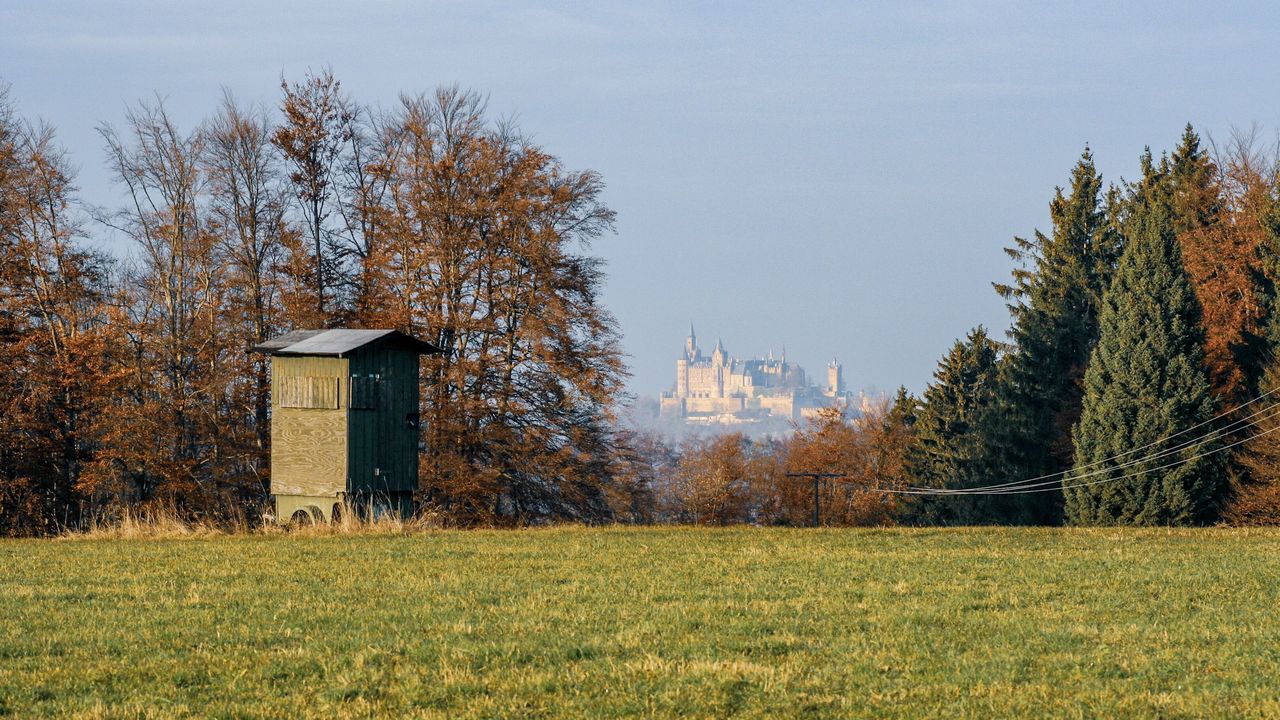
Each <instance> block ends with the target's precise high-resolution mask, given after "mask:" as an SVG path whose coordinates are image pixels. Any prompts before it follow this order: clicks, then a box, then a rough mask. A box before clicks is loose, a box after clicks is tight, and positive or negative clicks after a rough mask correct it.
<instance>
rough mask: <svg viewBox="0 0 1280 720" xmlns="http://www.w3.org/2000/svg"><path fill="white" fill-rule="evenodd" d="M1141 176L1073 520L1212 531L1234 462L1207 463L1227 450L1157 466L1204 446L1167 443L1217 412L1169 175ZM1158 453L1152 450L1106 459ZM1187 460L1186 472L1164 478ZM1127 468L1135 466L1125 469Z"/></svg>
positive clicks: (1071, 508) (1084, 426)
mask: <svg viewBox="0 0 1280 720" xmlns="http://www.w3.org/2000/svg"><path fill="white" fill-rule="evenodd" d="M1143 166H1144V178H1143V181H1142V182H1141V183H1140V184H1139V185H1138V186H1136V187H1135V195H1134V203H1135V205H1134V212H1133V216H1132V217H1131V218H1130V222H1129V223H1127V225H1128V227H1130V228H1132V235H1131V236H1130V237H1128V238H1127V242H1126V247H1125V251H1124V254H1123V255H1122V257H1121V259H1120V263H1119V266H1118V268H1117V270H1116V274H1115V278H1114V279H1113V281H1112V284H1111V286H1110V288H1109V289H1108V291H1107V293H1106V295H1105V298H1104V301H1103V307H1102V314H1101V317H1100V325H1101V332H1100V336H1099V340H1098V344H1097V347H1096V348H1095V349H1094V351H1093V355H1092V358H1091V359H1090V363H1089V368H1088V370H1087V371H1086V373H1085V396H1084V404H1083V410H1082V414H1081V419H1080V422H1079V424H1078V425H1077V426H1076V429H1075V433H1074V438H1075V451H1076V452H1075V455H1076V468H1075V470H1074V471H1073V472H1072V474H1071V475H1069V476H1068V477H1067V478H1066V480H1065V481H1064V484H1065V488H1066V489H1065V491H1064V494H1065V500H1066V515H1067V519H1068V520H1069V521H1070V522H1072V523H1074V524H1080V525H1092V524H1103V525H1109V524H1136V525H1184V524H1198V523H1204V522H1208V521H1211V520H1212V519H1213V518H1214V516H1215V512H1216V509H1217V506H1218V503H1219V500H1220V498H1221V496H1222V493H1223V491H1224V489H1225V488H1226V480H1225V474H1224V461H1225V458H1224V457H1223V455H1222V454H1220V453H1215V454H1209V455H1205V454H1204V453H1210V452H1213V451H1215V450H1217V449H1218V448H1219V447H1220V443H1219V442H1218V441H1209V442H1204V443H1200V444H1193V445H1191V446H1189V447H1186V448H1184V449H1181V450H1179V451H1177V452H1176V453H1171V454H1168V455H1165V456H1163V457H1158V458H1151V457H1150V455H1152V454H1153V453H1156V452H1159V451H1161V450H1165V449H1168V448H1172V447H1176V446H1177V445H1178V444H1179V443H1180V442H1182V441H1186V440H1188V439H1191V438H1193V437H1195V434H1193V433H1188V434H1186V435H1183V436H1180V437H1177V438H1174V439H1172V440H1166V441H1163V442H1158V441H1160V440H1161V439H1162V438H1166V437H1168V436H1170V435H1173V434H1174V433H1178V432H1180V431H1183V430H1185V429H1187V428H1190V427H1193V426H1195V425H1197V424H1199V423H1203V422H1206V421H1208V420H1209V419H1210V418H1211V417H1212V416H1213V414H1214V409H1215V403H1214V399H1213V395H1212V393H1211V391H1210V387H1209V380H1208V377H1207V375H1206V372H1205V369H1204V352H1203V341H1204V336H1203V331H1202V329H1201V327H1200V307H1199V305H1198V303H1197V301H1196V297H1195V294H1194V291H1193V290H1192V287H1191V282H1190V280H1189V279H1188V278H1187V274H1186V271H1185V269H1184V268H1183V264H1182V254H1181V249H1180V247H1179V244H1178V240H1177V236H1176V234H1175V230H1174V226H1173V213H1172V208H1171V207H1170V205H1171V202H1170V193H1169V192H1168V191H1167V188H1168V183H1167V182H1164V181H1162V176H1165V175H1166V173H1167V167H1168V165H1167V163H1162V164H1161V168H1160V169H1159V170H1157V169H1156V168H1155V167H1154V166H1153V165H1152V164H1151V163H1150V156H1149V155H1147V156H1146V157H1145V158H1144V163H1143ZM1206 429H1207V427H1206ZM1151 443H1155V445H1154V446H1153V447H1152V448H1150V449H1149V450H1143V451H1140V452H1136V453H1132V454H1129V455H1125V456H1123V457H1120V458H1118V459H1109V458H1115V456H1117V455H1120V454H1122V453H1127V452H1129V451H1131V450H1133V449H1135V448H1141V447H1143V446H1146V445H1148V444H1151ZM1139 460H1141V462H1136V461H1139ZM1178 461H1185V462H1183V463H1182V464H1179V465H1176V466H1175V467H1168V468H1161V466H1164V465H1169V464H1170V463H1175V462H1178ZM1126 463H1134V464H1132V465H1129V466H1128V467H1118V466H1119V465H1124V464H1126ZM1086 473H1088V475H1086ZM1092 473H1099V474H1092ZM1139 473H1140V474H1139ZM1127 476H1132V477H1127ZM1086 483H1088V484H1087V485H1086Z"/></svg>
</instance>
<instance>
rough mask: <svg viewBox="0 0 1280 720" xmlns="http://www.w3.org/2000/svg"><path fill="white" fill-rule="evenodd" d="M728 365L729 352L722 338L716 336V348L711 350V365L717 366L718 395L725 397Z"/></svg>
mask: <svg viewBox="0 0 1280 720" xmlns="http://www.w3.org/2000/svg"><path fill="white" fill-rule="evenodd" d="M728 365H729V361H728V353H726V352H725V351H724V343H723V342H721V341H720V338H716V349H715V350H713V351H712V352H711V367H713V368H715V373H716V397H724V381H725V377H724V376H725V374H726V368H727V366H728Z"/></svg>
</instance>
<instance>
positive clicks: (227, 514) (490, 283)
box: [0, 71, 1280, 535]
mask: <svg viewBox="0 0 1280 720" xmlns="http://www.w3.org/2000/svg"><path fill="white" fill-rule="evenodd" d="M99 132H100V135H101V138H102V142H103V147H104V150H105V157H106V160H107V162H108V165H109V167H110V168H111V170H112V173H113V176H114V180H115V183H116V186H117V187H118V188H119V189H120V191H121V195H122V197H123V198H124V201H123V202H121V203H120V204H119V205H118V206H115V207H99V206H90V205H88V204H86V203H84V202H83V201H82V200H81V199H80V198H79V197H78V194H77V188H76V186H75V173H74V171H73V169H72V163H71V161H70V158H69V156H68V154H67V153H66V151H65V150H63V149H62V148H61V147H60V146H59V144H58V143H57V140H56V135H55V133H54V130H53V128H52V127H50V126H49V125H47V124H43V123H37V122H32V121H30V120H28V119H25V118H23V117H22V116H20V114H19V113H18V111H17V104H16V102H15V101H14V100H13V99H12V98H10V97H9V96H8V94H7V93H5V92H0V388H2V390H0V405H2V407H0V535H3V534H8V535H13V534H39V533H48V532H54V531H57V530H59V529H62V528H74V527H77V526H80V525H83V524H85V523H87V522H91V521H97V520H101V519H103V518H108V519H109V518H110V517H112V516H113V515H114V514H118V513H120V512H121V511H122V510H123V509H126V508H131V507H139V506H163V507H167V508H171V509H172V510H173V511H174V512H176V513H178V514H180V515H181V516H183V517H185V518H189V519H196V520H207V521H213V522H223V521H228V520H234V519H250V520H253V519H256V515H257V514H258V513H260V512H261V511H262V510H263V509H264V508H265V506H266V505H265V500H266V498H267V495H268V493H269V488H270V477H269V470H270V468H269V462H268V452H269V442H270V432H269V417H270V402H269V399H270V398H269V393H270V387H269V365H268V363H269V360H267V359H266V358H264V357H262V356H259V355H255V354H252V353H250V352H248V349H249V348H251V347H252V346H254V345H256V344H258V343H261V342H262V341H264V340H266V339H268V338H270V337H272V336H274V335H277V334H280V333H282V332H285V331H288V330H292V329H296V328H325V327H336V326H345V327H384V328H396V329H399V330H402V331H405V332H408V333H411V334H413V335H416V336H419V337H422V338H424V339H427V340H430V341H431V342H433V343H434V344H436V345H438V346H440V347H441V348H443V349H444V350H445V352H444V353H443V354H441V355H439V356H431V357H426V358H424V361H423V374H422V390H423V396H424V402H423V420H424V423H423V425H424V428H425V429H424V447H426V448H427V449H428V450H427V451H426V452H425V453H424V455H423V461H422V463H421V467H422V470H421V472H422V474H421V478H420V493H419V498H418V499H419V501H420V502H421V503H423V504H424V505H427V506H429V507H430V508H431V509H432V510H433V512H436V513H437V514H439V515H441V516H444V517H447V518H449V519H450V520H451V521H453V522H458V523H462V524H467V523H477V522H481V523H484V522H520V521H531V520H532V521H536V520H547V519H559V520H576V521H586V522H596V521H606V520H610V519H613V520H618V521H624V522H693V523H711V524H725V523H735V522H749V523H758V524H790V525H804V524H808V523H809V522H810V520H811V518H812V512H813V509H814V503H815V498H814V487H813V484H812V483H811V482H809V481H807V480H804V479H797V478H794V477H791V475H794V474H795V473H806V472H808V473H812V472H820V473H833V474H839V475H841V476H842V477H840V478H838V479H830V480H827V481H823V482H820V483H819V485H818V488H817V491H818V492H817V500H816V502H817V504H818V509H819V511H820V513H819V514H820V517H821V518H822V519H823V522H824V523H829V524H844V525H875V524H892V523H908V524H974V523H1002V524H1058V523H1064V522H1066V523H1075V524H1149V525H1173V524H1205V523H1212V522H1217V521H1228V522H1236V523H1274V522H1276V521H1277V520H1280V470H1277V469H1276V468H1277V467H1280V464H1278V461H1280V434H1277V433H1276V432H1274V431H1277V430H1280V412H1270V411H1269V408H1270V405H1271V404H1272V403H1274V402H1276V401H1277V398H1280V394H1276V395H1274V396H1273V395H1271V393H1273V392H1275V393H1280V361H1277V354H1276V348H1277V347H1280V300H1278V299H1277V298H1280V182H1278V181H1277V173H1278V171H1280V166H1278V165H1277V162H1276V160H1275V158H1274V157H1273V156H1272V155H1268V154H1267V153H1265V152H1263V151H1262V149H1261V148H1260V143H1259V142H1258V141H1257V139H1256V135H1255V134H1252V133H1238V134H1235V135H1233V136H1232V137H1231V138H1230V140H1229V142H1228V143H1227V144H1226V145H1225V146H1223V147H1205V146H1204V144H1203V143H1202V141H1201V139H1200V137H1199V136H1198V135H1197V134H1196V133H1195V131H1194V130H1193V129H1192V128H1191V127H1190V126H1188V128H1187V129H1186V132H1185V133H1184V135H1183V137H1182V139H1181V142H1180V143H1179V145H1178V146H1177V148H1176V149H1175V150H1174V151H1173V152H1172V153H1171V154H1166V155H1162V156H1160V157H1159V158H1156V157H1155V156H1153V155H1152V153H1151V152H1150V151H1147V152H1145V153H1144V154H1143V156H1142V158H1141V177H1140V178H1139V179H1138V180H1136V181H1134V182H1121V183H1119V184H1110V185H1106V184H1104V182H1103V179H1102V178H1101V176H1100V175H1099V174H1098V172H1097V170H1096V168H1095V166H1094V162H1093V158H1092V155H1091V153H1090V151H1089V150H1088V149H1087V148H1086V150H1085V151H1084V153H1083V155H1082V156H1081V158H1080V160H1079V161H1078V162H1077V163H1076V164H1075V166H1074V168H1073V169H1072V171H1071V174H1070V177H1069V180H1068V182H1067V183H1066V185H1065V186H1064V187H1063V188H1061V189H1059V190H1057V191H1056V193H1055V194H1054V197H1053V198H1052V199H1051V201H1050V204H1049V210H1050V221H1051V227H1050V229H1049V230H1048V231H1046V232H1043V233H1042V232H1039V231H1037V232H1036V233H1034V234H1033V235H1031V236H1030V237H1028V238H1015V240H1014V243H1013V245H1012V247H1010V248H1009V249H1008V251H1007V252H1008V254H1009V256H1010V258H1011V259H1012V261H1013V263H1014V266H1015V269H1014V271H1013V273H1012V277H1011V278H1010V279H1009V280H1008V281H1007V282H1002V283H995V289H996V291H997V292H999V293H1000V294H1001V296H1003V297H1004V298H1005V299H1006V301H1007V303H1008V307H1009V311H1010V314H1011V319H1012V325H1011V327H1010V328H1009V330H1008V334H1007V338H1006V339H1005V340H1003V341H1002V340H997V339H996V338H993V337H991V336H990V335H989V334H988V332H987V331H986V330H985V329H984V328H982V327H978V328H975V329H974V330H972V331H971V332H970V333H968V334H967V335H966V336H965V337H964V338H962V339H960V340H957V341H956V342H955V344H954V345H953V346H952V347H951V349H950V350H949V351H948V352H947V353H946V355H945V356H944V357H943V358H942V359H941V361H940V362H939V364H938V368H937V371H936V372H935V375H934V378H933V380H932V382H931V383H930V384H929V385H928V387H927V388H926V389H925V391H924V393H923V395H922V396H921V397H919V398H917V397H914V396H913V395H911V394H910V393H908V392H907V391H906V390H899V392H898V393H897V395H896V397H894V398H893V399H892V401H890V402H887V403H885V404H884V405H883V406H882V407H877V408H873V409H872V410H871V411H870V412H866V413H863V414H861V415H859V416H856V417H849V416H847V415H846V414H844V413H842V412H839V411H836V410H832V411H827V412H823V413H820V414H818V415H817V416H816V417H813V418H810V419H809V420H807V421H805V422H804V423H801V424H799V426H798V427H797V428H796V430H795V432H794V433H793V434H791V435H790V436H788V437H785V438H772V439H766V440H763V441H754V442H753V441H748V440H747V439H746V438H744V437H742V436H740V435H729V436H724V437H717V438H708V439H700V440H693V441H689V442H686V443H684V444H683V445H679V446H673V445H671V444H670V443H668V442H667V441H666V440H664V439H663V438H661V437H658V436H654V435H648V434H645V433H642V432H638V431H635V430H632V429H629V428H627V427H626V426H625V425H624V424H621V423H619V421H618V419H617V417H616V413H617V412H618V409H619V407H620V405H621V404H622V403H623V401H624V399H625V398H624V395H623V392H622V390H623V382H624V380H625V377H626V367H625V364H624V358H623V354H622V351H621V347H620V336H619V330H618V328H617V326H616V323H615V321H614V318H613V316H612V315H611V314H610V313H609V312H608V310H607V308H605V307H603V306H602V305H601V303H600V299H599V296H600V291H601V287H602V283H603V280H604V276H603V268H602V265H601V261H600V260H599V259H598V258H597V257H595V256H593V255H592V254H591V252H590V244H591V242H592V241H593V240H595V239H596V238H598V237H600V236H602V235H603V234H605V233H608V232H610V231H611V230H612V228H613V224H614V213H613V212H612V211H611V210H610V209H609V208H608V207H607V206H606V205H605V204H604V202H603V200H602V193H603V187H604V186H603V181H602V179H601V177H600V176H599V175H598V174H597V173H595V172H593V171H590V170H583V171H578V170H572V169H569V168H566V167H565V166H564V165H563V164H562V163H561V162H560V161H559V160H557V159H556V158H555V157H554V156H553V155H551V154H549V153H547V152H546V151H545V150H544V149H542V148H540V147H538V146H537V145H536V144H534V143H533V142H531V141H530V140H529V139H528V138H527V137H526V136H524V135H523V134H522V133H521V132H520V130H519V128H518V127H516V126H515V125H514V124H513V123H511V122H510V121H507V120H503V119H493V118H491V117H490V116H489V114H488V112H487V109H486V107H485V102H484V100H483V98H482V97H481V96H480V95H478V94H476V93H474V92H470V91H465V90H462V89H460V88H456V87H445V88H441V89H438V90H437V91H435V92H433V93H426V94H418V95H408V94H406V95H402V96H401V97H400V98H399V100H398V102H397V103H396V104H395V105H393V106H392V107H391V108H390V109H375V108H374V107H373V106H369V105H364V104H361V103H359V102H356V101H355V100H354V99H353V98H352V97H351V96H350V95H349V94H348V93H347V92H346V91H345V90H344V89H343V87H342V85H341V83H340V82H339V81H338V80H337V79H336V78H334V77H333V75H332V74H331V73H329V72H327V71H324V72H318V73H309V74H307V75H306V76H305V77H303V78H302V79H301V80H299V81H297V82H288V81H283V80H282V82H281V88H280V96H279V100H278V105H277V106H276V107H274V108H272V109H268V108H266V107H262V106H257V105H245V104H242V103H239V102H238V101H236V100H235V99H234V98H233V97H232V96H231V95H230V94H224V96H223V97H222V98H221V100H220V102H219V103H218V104H217V106H216V108H215V109H214V111H213V112H212V113H211V114H210V115H209V116H208V117H207V118H206V119H205V120H204V121H202V122H201V123H199V124H198V125H197V126H195V127H192V128H186V129H184V128H180V127H179V126H178V124H177V123H175V122H174V120H173V118H172V117H171V116H170V114H169V112H168V110H167V109H166V107H165V105H164V103H163V102H162V101H159V100H157V101H155V102H143V103H138V104H135V105H134V106H132V107H131V108H130V109H129V111H128V113H127V115H126V117H125V121H124V122H123V123H122V124H120V125H119V126H115V125H108V124H104V125H101V126H100V127H99ZM107 237H113V238H117V239H119V240H121V241H123V242H122V249H120V250H117V251H116V252H108V251H106V250H104V249H103V243H102V240H103V239H104V238H107ZM1260 395H1261V396H1264V398H1265V401H1264V402H1261V403H1254V404H1252V405H1248V404H1246V403H1247V402H1248V401H1249V400H1250V399H1252V398H1256V397H1259V396H1260ZM1260 411H1261V412H1260ZM1189 429H1190V430H1196V432H1195V433H1185V432H1184V431H1188V430H1189ZM1215 430H1217V431H1220V432H1218V433H1213V434H1209V435H1207V436H1206V435H1205V433H1211V432H1212V431H1215ZM1228 431H1231V432H1228ZM1178 433H1184V434H1183V435H1181V436H1179V435H1178ZM1170 436H1174V439H1172V440H1169V439H1167V438H1169V437H1170ZM1013 483H1022V484H1019V485H1016V486H1013V485H1010V484H1013ZM1000 484H1004V485H1006V486H1007V487H1006V489H1007V490H1011V491H1012V492H1002V493H999V494H982V495H978V494H971V495H947V496H927V495H913V494H901V491H904V490H908V489H910V488H930V489H941V490H951V491H954V490H965V489H972V488H980V487H987V486H991V485H1000ZM1025 490H1034V492H1026V491H1025Z"/></svg>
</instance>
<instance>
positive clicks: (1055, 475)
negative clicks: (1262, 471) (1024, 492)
mask: <svg viewBox="0 0 1280 720" xmlns="http://www.w3.org/2000/svg"><path fill="white" fill-rule="evenodd" d="M1277 392H1280V386H1277V387H1274V388H1272V389H1270V390H1268V391H1266V392H1264V393H1262V394H1261V395H1259V396H1257V397H1255V398H1253V399H1252V400H1249V401H1247V402H1244V403H1241V404H1240V405H1237V406H1236V407H1234V408H1232V409H1231V410H1228V411H1226V412H1223V413H1220V414H1218V415H1215V416H1214V417H1211V418H1209V419H1208V420H1205V421H1203V422H1200V423H1196V424H1195V425H1192V426H1191V427H1187V428H1183V429H1182V430H1179V431H1178V432H1176V433H1173V434H1172V435H1165V436H1164V437H1161V438H1157V439H1156V440H1152V441H1151V442H1149V443H1147V444H1146V445H1139V446H1138V447H1135V448H1132V449H1130V450H1126V451H1124V452H1122V453H1117V454H1115V455H1112V456H1110V457H1105V458H1102V459H1101V460H1095V461H1093V462H1090V463H1086V464H1084V465H1081V466H1079V467H1073V468H1070V469H1068V470H1059V471H1058V472H1054V473H1049V474H1048V475H1039V476H1037V477H1032V478H1026V479H1023V480H1015V481H1012V482H1006V483H999V484H997V485H989V486H987V487H989V488H1000V487H1012V486H1014V485H1023V484H1025V483H1033V482H1036V481H1038V480H1050V479H1053V478H1064V479H1065V476H1066V475H1070V474H1071V473H1072V472H1074V471H1076V470H1084V469H1087V468H1091V467H1094V466H1097V465H1103V464H1105V463H1109V462H1112V461H1114V460H1118V459H1120V458H1122V457H1126V456H1128V455H1133V454H1134V453H1137V452H1141V451H1143V450H1148V449H1150V448H1153V447H1155V446H1157V445H1160V444H1161V443H1164V442H1165V441H1167V440H1172V439H1173V438H1176V437H1178V436H1180V435H1185V434H1187V433H1189V432H1191V431H1192V430H1197V429H1199V428H1202V427H1204V426H1205V425H1209V424H1210V423H1214V422H1217V421H1218V420H1221V419H1223V418H1225V417H1228V416H1229V415H1232V414H1234V413H1236V412H1239V411H1240V410H1243V409H1244V408H1247V407H1249V406H1250V405H1252V404H1254V403H1256V402H1259V401H1261V400H1265V399H1266V398H1268V397H1270V396H1271V395H1273V394H1275V393H1277ZM1271 407H1275V405H1272V406H1271ZM1268 409H1270V408H1268ZM1262 412H1266V410H1260V411H1258V412H1255V413H1254V414H1253V415H1249V416H1248V417H1246V418H1244V420H1248V419H1249V418H1252V417H1255V416H1257V415H1258V414H1259V413H1262ZM1236 422H1240V421H1238V420H1237V421H1236ZM1232 424H1234V423H1232ZM1228 427H1230V425H1228ZM1213 432H1217V431H1216V430H1215V431H1213ZM1213 432H1210V433H1206V434H1205V435H1203V436H1201V437H1208V436H1209V435H1211V434H1213ZM1190 444H1195V442H1194V441H1190ZM1183 447H1186V445H1183ZM1142 462H1145V459H1144V460H1138V461H1137V463H1136V464H1140V463H1142Z"/></svg>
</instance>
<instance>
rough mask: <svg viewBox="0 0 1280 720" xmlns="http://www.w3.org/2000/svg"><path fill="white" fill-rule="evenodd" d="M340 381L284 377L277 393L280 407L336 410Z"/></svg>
mask: <svg viewBox="0 0 1280 720" xmlns="http://www.w3.org/2000/svg"><path fill="white" fill-rule="evenodd" d="M341 382H342V381H341V379H339V378H336V377H284V378H281V381H280V385H279V386H278V387H277V393H278V394H279V396H280V402H279V405H280V407H285V408H315V409H321V410H337V409H338V408H339V407H341V403H340V402H339V401H340V395H341Z"/></svg>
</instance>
